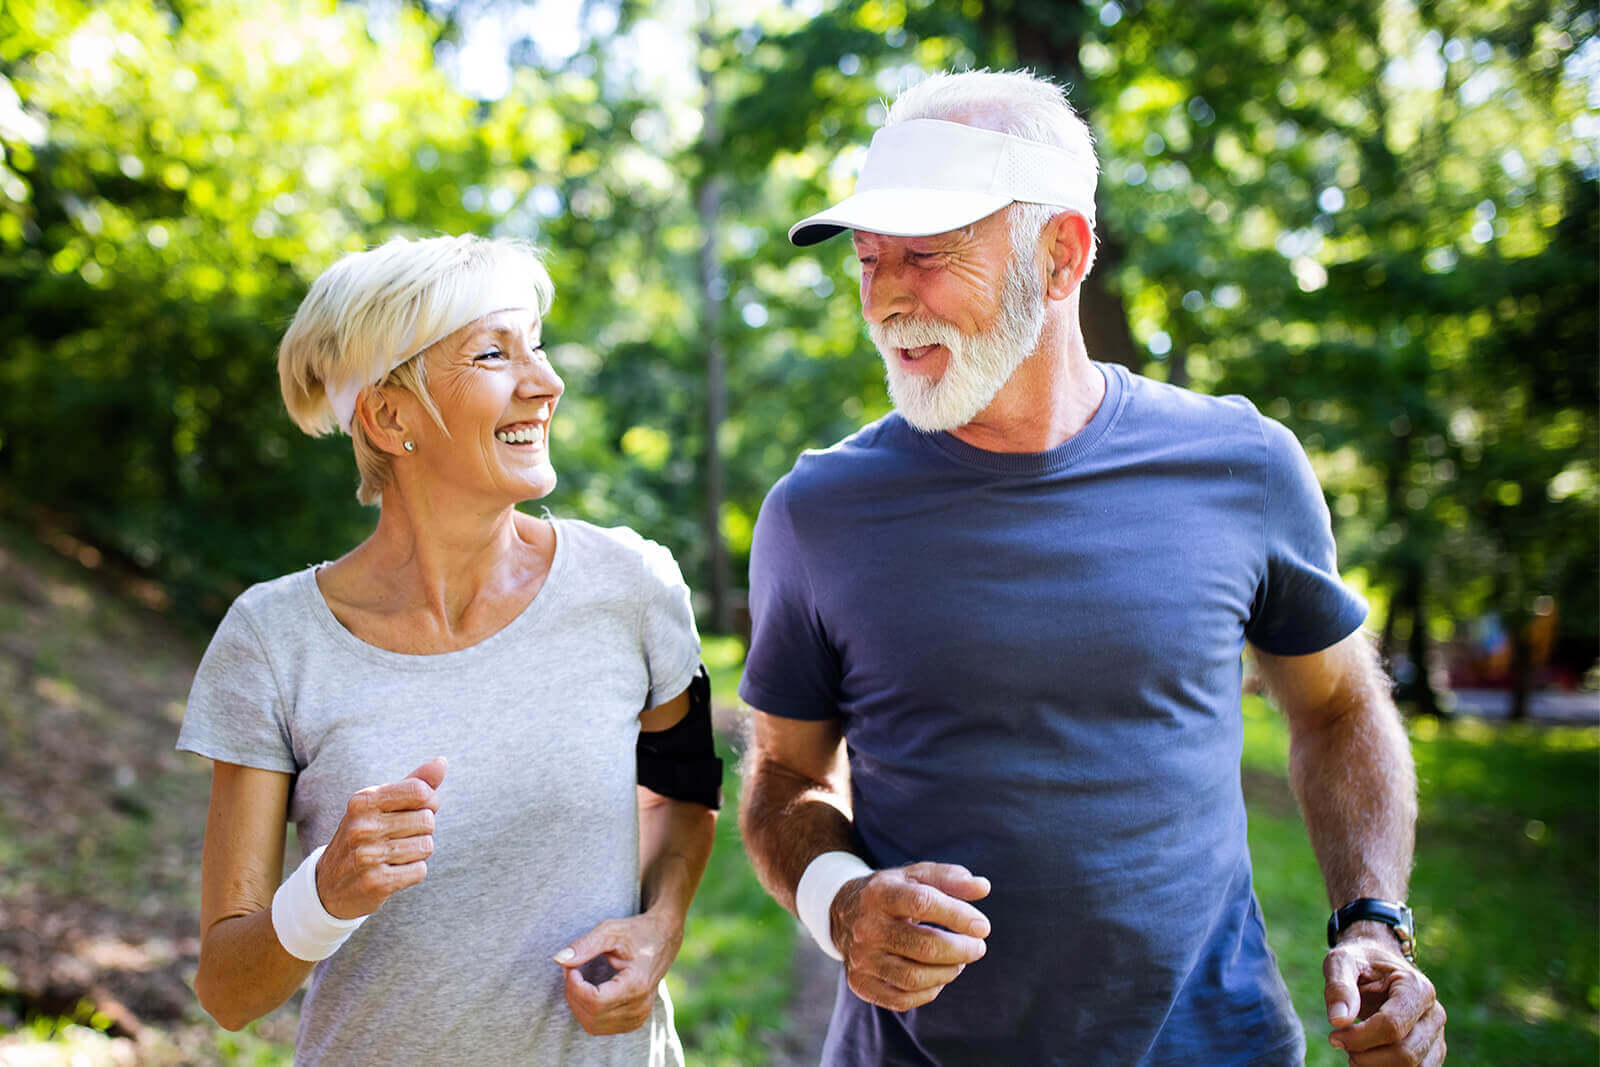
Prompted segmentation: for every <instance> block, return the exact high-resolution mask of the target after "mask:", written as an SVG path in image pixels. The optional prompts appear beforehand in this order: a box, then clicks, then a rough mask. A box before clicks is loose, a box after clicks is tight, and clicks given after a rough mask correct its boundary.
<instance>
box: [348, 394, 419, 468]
mask: <svg viewBox="0 0 1600 1067" xmlns="http://www.w3.org/2000/svg"><path fill="white" fill-rule="evenodd" d="M356 418H357V419H358V420H360V422H361V428H362V429H363V430H365V431H366V433H367V440H368V441H370V442H371V443H372V446H373V447H374V448H376V449H378V450H379V451H382V452H387V453H388V454H389V455H391V456H403V455H405V454H406V453H407V452H409V451H411V450H410V449H408V448H406V446H405V443H406V441H407V440H408V439H409V436H408V434H407V432H406V417H405V414H404V413H403V412H402V411H401V410H400V409H399V407H398V406H397V405H396V404H395V400H394V396H393V394H391V393H389V392H388V391H386V390H384V389H380V388H379V387H377V386H375V385H373V386H368V387H367V388H365V389H363V390H361V395H360V396H358V397H356Z"/></svg>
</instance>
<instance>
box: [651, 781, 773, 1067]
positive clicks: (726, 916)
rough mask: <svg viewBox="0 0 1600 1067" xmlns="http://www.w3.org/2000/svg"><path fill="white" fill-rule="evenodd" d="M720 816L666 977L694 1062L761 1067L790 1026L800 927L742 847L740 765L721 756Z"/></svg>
mask: <svg viewBox="0 0 1600 1067" xmlns="http://www.w3.org/2000/svg"><path fill="white" fill-rule="evenodd" d="M722 757H723V761H724V765H725V769H724V772H723V800H722V816H721V818H719V819H718V820H717V844H716V847H715V848H714V849H713V850H712V853H711V862H710V864H709V865H708V866H707V868H706V874H705V878H704V879H703V880H702V881H701V883H700V891H699V892H698V893H697V894H696V895H695V899H694V905H693V906H692V908H691V909H690V912H689V921H688V923H687V925H686V926H685V929H684V937H683V948H682V950H681V951H680V952H679V953H678V961H677V963H675V964H674V965H673V967H672V970H671V971H670V972H668V974H667V989H668V991H669V992H670V993H671V994H672V1003H673V1006H674V1007H675V1008H676V1010H677V1023H678V1034H679V1036H680V1037H681V1038H682V1039H683V1045H684V1052H685V1055H686V1056H687V1057H688V1062H690V1063H692V1064H696V1065H701V1064H705V1065H715V1067H756V1065H759V1064H762V1063H765V1062H767V1059H768V1050H769V1043H770V1042H771V1041H772V1040H773V1039H774V1038H775V1037H776V1035H778V1034H779V1033H781V1032H782V1030H783V1029H784V1027H785V1024H786V1019H785V1015H786V1009H787V1006H788V1003H789V1000H790V998H791V997H792V996H793V993H794V988H793V981H792V968H791V966H790V961H791V960H792V959H793V956H794V945H795V926H794V920H793V919H792V918H791V917H790V915H789V913H788V912H786V911H784V910H783V909H782V908H781V907H779V906H778V905H777V904H776V903H775V902H774V901H773V900H772V898H771V897H769V896H767V894H766V891H765V890H763V889H762V888H761V885H760V883H758V882H757V881H756V877H755V873H754V872H753V871H752V870H751V869H750V864H749V863H748V862H747V861H746V859H745V856H744V849H743V847H742V846H741V845H740V843H739V828H738V825H737V823H738V820H737V819H736V817H735V813H736V812H737V811H738V795H739V793H738V790H739V779H738V777H737V775H736V773H735V764H736V761H735V760H734V759H733V758H732V757H731V754H730V753H729V752H727V751H723V752H722Z"/></svg>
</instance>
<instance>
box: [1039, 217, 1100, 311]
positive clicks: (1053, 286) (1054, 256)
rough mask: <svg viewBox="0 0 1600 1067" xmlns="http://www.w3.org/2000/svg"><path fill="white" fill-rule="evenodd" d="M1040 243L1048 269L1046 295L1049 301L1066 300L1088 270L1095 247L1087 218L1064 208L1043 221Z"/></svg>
mask: <svg viewBox="0 0 1600 1067" xmlns="http://www.w3.org/2000/svg"><path fill="white" fill-rule="evenodd" d="M1042 243H1043V244H1044V247H1045V254H1046V255H1047V256H1048V257H1049V261H1048V263H1047V264H1046V267H1047V269H1048V270H1049V272H1050V273H1049V274H1048V275H1047V276H1046V277H1045V295H1046V296H1047V297H1049V298H1050V299H1051V300H1065V299H1066V298H1067V297H1069V296H1071V295H1072V294H1073V292H1074V291H1075V290H1076V289H1077V288H1078V286H1079V285H1080V284H1081V283H1082V282H1083V276H1084V275H1085V274H1088V273H1089V263H1090V259H1091V257H1092V255H1093V250H1094V235H1093V234H1092V233H1091V232H1090V231H1089V221H1088V220H1087V219H1085V218H1084V217H1083V215H1081V214H1080V213H1078V212H1076V211H1063V212H1061V213H1060V214H1059V215H1056V216H1055V217H1054V218H1052V219H1051V220H1050V221H1049V222H1048V223H1046V224H1045V229H1044V241H1043V242H1042Z"/></svg>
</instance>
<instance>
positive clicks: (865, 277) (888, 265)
mask: <svg viewBox="0 0 1600 1067" xmlns="http://www.w3.org/2000/svg"><path fill="white" fill-rule="evenodd" d="M908 282H909V279H908V278H907V277H906V268H905V267H904V266H903V265H901V264H897V263H894V262H891V261H889V259H888V257H886V256H885V257H881V258H880V259H879V260H878V262H877V263H875V264H874V265H873V266H872V268H871V269H870V270H863V271H862V272H861V315H862V317H863V318H865V319H866V320H867V322H869V323H871V324H873V325H882V324H883V323H885V322H888V321H889V320H890V319H892V318H894V317H895V316H896V315H904V314H907V313H909V312H910V311H911V310H912V309H913V308H914V307H915V306H916V295H915V294H914V293H913V292H912V290H911V286H910V285H909V284H908Z"/></svg>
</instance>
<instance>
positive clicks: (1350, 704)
mask: <svg viewBox="0 0 1600 1067" xmlns="http://www.w3.org/2000/svg"><path fill="white" fill-rule="evenodd" d="M1359 655H1360V656H1361V660H1362V662H1360V664H1359V669H1358V670H1355V671H1352V672H1351V674H1350V675H1349V676H1347V677H1348V678H1349V683H1350V684H1347V685H1345V686H1342V687H1341V688H1340V691H1339V692H1338V693H1337V694H1336V698H1335V699H1336V700H1337V701H1338V707H1337V713H1336V714H1333V715H1328V716H1325V717H1323V718H1321V720H1320V721H1317V722H1315V723H1314V724H1312V725H1306V726H1302V727H1300V728H1298V729H1296V728H1292V729H1291V734H1290V745H1289V773H1290V781H1291V783H1292V785H1293V787H1294V791H1295V795H1296V797H1297V798H1298V799H1299V801H1300V808H1301V811H1302V812H1303V813H1304V815H1305V820H1306V828H1307V831H1308V832H1309V834H1310V837H1311V846H1312V848H1313V849H1314V850H1315V852H1316V855H1317V863H1318V864H1319V865H1320V866H1321V868H1322V876H1323V881H1324V882H1325V883H1326V884H1327V888H1328V899H1329V902H1330V904H1332V906H1334V907H1339V906H1341V905H1343V904H1346V903H1348V902H1349V901H1351V900H1354V899H1356V898H1357V897H1383V898H1388V899H1393V900H1403V899H1404V898H1405V895H1406V889H1407V885H1408V883H1409V881H1410V876H1411V859H1412V849H1413V846H1414V844H1415V830H1416V820H1417V777H1416V768H1415V766H1414V764H1413V763H1412V759H1411V745H1410V742H1409V740H1408V739H1407V737H1406V733H1405V729H1404V727H1402V726H1401V723H1400V716H1399V713H1398V712H1397V711H1396V710H1395V707H1394V702H1393V701H1392V700H1391V699H1390V698H1389V692H1388V683H1387V679H1386V678H1385V677H1384V675H1383V671H1382V669H1381V668H1380V667H1379V666H1378V664H1377V660H1376V655H1375V654H1374V653H1373V652H1372V651H1371V650H1370V649H1369V648H1362V649H1361V651H1360V652H1359ZM1291 725H1293V720H1291Z"/></svg>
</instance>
